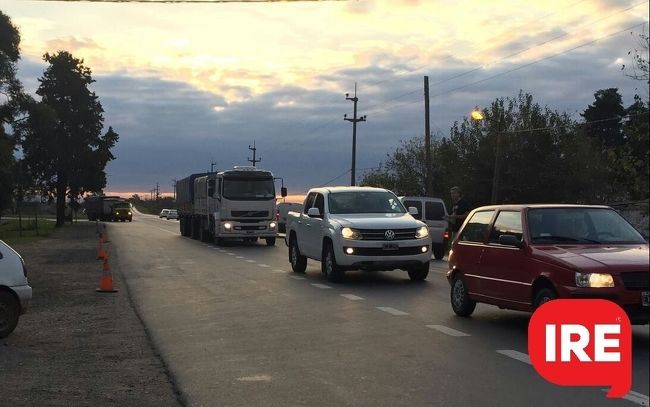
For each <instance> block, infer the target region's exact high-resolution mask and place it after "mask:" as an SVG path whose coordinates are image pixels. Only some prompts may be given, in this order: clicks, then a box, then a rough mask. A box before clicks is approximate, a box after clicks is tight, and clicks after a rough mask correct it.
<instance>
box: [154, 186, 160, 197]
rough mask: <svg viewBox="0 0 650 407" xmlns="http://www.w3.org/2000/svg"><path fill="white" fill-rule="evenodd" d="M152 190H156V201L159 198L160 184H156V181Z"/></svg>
mask: <svg viewBox="0 0 650 407" xmlns="http://www.w3.org/2000/svg"><path fill="white" fill-rule="evenodd" d="M154 191H156V201H157V200H159V199H160V185H158V182H156V189H154Z"/></svg>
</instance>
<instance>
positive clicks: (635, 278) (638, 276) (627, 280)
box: [621, 271, 650, 291]
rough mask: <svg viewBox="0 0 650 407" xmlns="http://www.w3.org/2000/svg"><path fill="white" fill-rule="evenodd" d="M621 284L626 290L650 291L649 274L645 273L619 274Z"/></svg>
mask: <svg viewBox="0 0 650 407" xmlns="http://www.w3.org/2000/svg"><path fill="white" fill-rule="evenodd" d="M621 278H622V279H623V284H624V285H625V289H626V290H635V291H647V290H650V273H648V272H647V271H634V272H631V273H621Z"/></svg>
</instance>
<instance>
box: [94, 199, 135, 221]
mask: <svg viewBox="0 0 650 407" xmlns="http://www.w3.org/2000/svg"><path fill="white" fill-rule="evenodd" d="M122 203H126V201H125V200H124V199H122V198H120V197H119V196H106V195H99V196H91V197H88V198H86V199H85V200H84V209H85V210H86V216H87V217H88V220H92V221H95V220H101V221H113V220H115V212H114V208H115V205H116V204H122Z"/></svg>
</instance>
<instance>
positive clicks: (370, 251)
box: [354, 246, 422, 256]
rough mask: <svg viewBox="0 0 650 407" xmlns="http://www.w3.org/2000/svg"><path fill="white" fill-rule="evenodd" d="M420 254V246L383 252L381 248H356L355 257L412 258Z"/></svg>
mask: <svg viewBox="0 0 650 407" xmlns="http://www.w3.org/2000/svg"><path fill="white" fill-rule="evenodd" d="M415 254H422V250H421V248H420V246H415V247H400V248H399V249H397V250H384V249H382V248H381V247H356V248H355V249H354V255H355V256H412V255H415Z"/></svg>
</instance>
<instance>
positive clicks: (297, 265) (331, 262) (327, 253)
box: [285, 187, 431, 282]
mask: <svg viewBox="0 0 650 407" xmlns="http://www.w3.org/2000/svg"><path fill="white" fill-rule="evenodd" d="M412 213H417V210H416V209H415V208H409V210H408V211H407V210H406V208H405V207H404V205H403V204H402V202H401V201H400V200H399V198H398V197H397V196H395V194H393V193H392V192H391V191H387V190H385V189H380V188H370V187H333V188H314V189H311V190H310V191H309V193H308V194H307V197H306V198H305V202H304V205H303V210H302V212H300V213H298V212H289V214H288V216H287V233H286V236H285V242H286V244H287V245H288V246H289V261H290V263H291V267H292V268H293V271H294V272H296V273H304V272H305V269H306V268H307V258H310V259H313V260H317V261H320V262H321V271H322V272H323V274H325V276H326V277H327V279H328V280H329V281H332V282H339V281H341V280H342V279H343V275H344V273H345V271H346V270H359V269H361V270H394V269H402V270H406V271H407V272H408V274H409V277H410V278H411V280H415V281H422V280H424V279H425V278H427V275H428V274H429V262H430V261H431V237H430V236H429V229H428V228H427V226H426V225H425V224H424V223H422V222H420V221H417V220H415V219H414V218H413V217H412V216H411V214H412Z"/></svg>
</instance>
